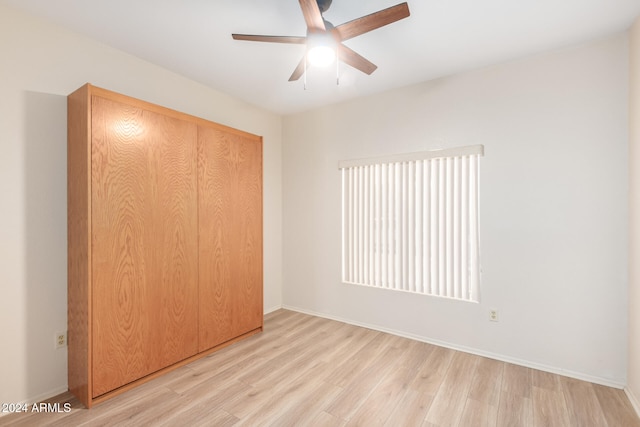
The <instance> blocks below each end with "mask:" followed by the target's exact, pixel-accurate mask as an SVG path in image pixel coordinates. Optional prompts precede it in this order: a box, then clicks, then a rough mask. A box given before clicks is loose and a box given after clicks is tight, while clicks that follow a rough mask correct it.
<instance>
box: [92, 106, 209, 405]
mask: <svg viewBox="0 0 640 427" xmlns="http://www.w3.org/2000/svg"><path fill="white" fill-rule="evenodd" d="M91 124H92V130H91V133H92V139H93V145H92V153H91V156H92V157H91V168H92V171H91V177H92V179H91V185H92V200H91V203H92V207H91V212H92V225H93V239H92V248H93V251H92V258H93V272H92V277H93V294H92V298H91V299H92V310H93V311H92V313H91V316H92V319H93V324H92V325H93V326H92V336H91V341H92V346H91V348H92V349H93V355H92V358H93V367H94V368H93V396H94V397H96V396H100V395H101V394H103V393H105V392H108V391H110V390H113V389H115V388H117V387H119V386H122V385H124V384H127V383H129V382H131V381H134V380H136V379H138V378H141V377H143V376H145V375H147V374H150V373H152V372H155V371H157V370H159V369H162V368H164V367H166V366H168V365H170V364H172V363H175V362H177V361H180V360H183V359H185V358H187V357H189V356H192V355H194V354H196V352H197V350H198V349H197V339H198V335H197V334H198V333H197V331H198V324H197V322H198V315H197V310H195V309H194V308H195V307H197V305H198V302H197V301H198V288H197V282H198V237H197V175H196V171H197V125H196V124H194V123H189V122H186V121H182V120H179V119H176V118H172V117H167V116H164V115H160V114H158V113H154V112H152V111H148V110H144V109H140V108H136V107H133V106H130V105H125V104H123V103H119V102H116V101H113V100H110V99H106V98H101V97H96V96H94V97H93V98H92V122H91Z"/></svg>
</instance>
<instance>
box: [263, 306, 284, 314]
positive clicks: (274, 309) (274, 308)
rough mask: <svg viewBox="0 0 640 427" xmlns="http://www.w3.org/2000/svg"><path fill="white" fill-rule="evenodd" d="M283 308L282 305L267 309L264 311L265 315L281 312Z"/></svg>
mask: <svg viewBox="0 0 640 427" xmlns="http://www.w3.org/2000/svg"><path fill="white" fill-rule="evenodd" d="M281 308H282V306H281V305H277V306H275V307H271V308H265V309H264V311H263V314H269V313H273V312H274V311H276V310H280V309H281Z"/></svg>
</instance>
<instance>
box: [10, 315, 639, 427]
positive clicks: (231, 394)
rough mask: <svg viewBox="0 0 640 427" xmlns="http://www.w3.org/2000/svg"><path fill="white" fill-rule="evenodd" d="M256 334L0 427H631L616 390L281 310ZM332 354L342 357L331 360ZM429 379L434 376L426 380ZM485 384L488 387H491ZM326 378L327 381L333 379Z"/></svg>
mask: <svg viewBox="0 0 640 427" xmlns="http://www.w3.org/2000/svg"><path fill="white" fill-rule="evenodd" d="M264 329H265V330H264V332H263V333H262V334H255V335H253V336H251V337H249V338H247V339H244V340H239V341H237V342H236V343H235V344H233V345H229V346H227V347H225V348H224V349H222V350H220V351H216V352H214V353H212V354H210V355H209V356H207V357H204V358H198V359H195V360H191V361H190V363H189V364H187V365H184V366H182V367H180V368H178V369H176V370H174V371H172V372H171V373H169V374H167V375H162V376H158V377H156V378H155V379H153V380H151V381H149V382H147V383H145V384H143V385H141V386H139V387H136V388H133V389H130V390H128V391H127V392H126V393H123V394H120V395H118V396H116V397H114V398H112V399H109V400H106V401H104V402H102V403H101V404H100V405H95V406H94V407H93V408H92V409H91V410H86V409H84V407H83V405H82V404H81V403H80V402H79V401H78V400H76V399H75V398H73V397H72V396H71V395H70V394H69V393H66V394H62V395H60V396H57V397H56V398H54V399H52V400H51V401H53V402H60V403H65V402H69V403H71V412H69V413H57V414H56V413H53V414H51V413H37V412H36V413H22V414H12V415H8V416H6V417H2V418H1V419H0V420H1V421H0V424H2V425H6V426H12V427H13V426H35V425H37V426H70V425H72V426H75V425H83V426H98V425H99V426H102V425H118V426H136V427H137V426H141V425H150V426H151V425H152V426H178V425H189V426H191V425H216V426H217V425H237V426H240V425H247V426H279V427H280V426H296V427H298V426H313V427H317V426H331V427H334V426H343V425H365V426H367V427H369V426H375V425H385V426H388V427H398V426H402V427H405V426H420V427H427V426H445V425H454V426H460V427H475V426H481V425H490V426H508V427H514V426H517V427H522V426H535V427H543V426H547V425H563V426H571V427H573V426H588V427H615V426H624V427H637V426H640V418H639V417H638V416H637V415H636V414H635V413H634V411H633V408H632V407H631V404H630V402H629V401H628V399H627V398H626V396H625V394H624V392H623V391H621V390H616V389H612V388H609V387H604V386H599V385H595V384H591V383H588V382H584V381H579V380H575V379H568V378H564V377H560V376H557V375H553V374H547V373H541V372H539V371H536V370H533V369H528V368H527V369H526V370H519V369H518V370H513V369H511V368H509V369H506V368H507V366H509V364H507V363H504V362H500V361H492V362H495V364H494V363H489V362H487V360H486V359H485V358H483V357H480V356H475V355H470V354H461V353H459V352H456V351H453V350H449V349H444V348H441V347H434V346H430V345H427V344H423V343H417V342H415V341H412V340H409V339H406V338H400V337H396V336H389V335H388V334H385V333H380V332H374V331H371V330H368V329H364V328H360V327H357V326H353V325H347V324H343V323H340V322H336V321H333V320H328V319H322V318H317V317H313V316H308V315H303V314H300V313H294V312H291V311H287V310H278V311H277V312H274V313H271V314H269V315H268V316H267V318H266V320H265V324H264ZM310 335H313V337H312V338H309V337H310ZM364 337H366V338H367V340H365V339H364ZM353 340H357V341H358V343H359V344H358V345H360V346H361V347H360V348H361V349H362V348H364V347H363V346H362V341H366V343H367V344H368V345H369V347H368V350H367V351H365V352H360V354H359V361H360V363H361V364H363V365H364V366H366V368H364V369H363V370H359V373H358V374H357V375H355V376H349V379H348V380H346V382H342V386H338V385H336V384H334V383H332V382H329V381H327V378H328V377H327V372H328V371H331V372H338V371H341V372H342V371H343V370H342V369H327V368H328V367H329V366H335V367H340V366H352V365H351V364H350V359H349V352H348V349H349V348H350V344H351V342H352V341H353ZM367 344H365V345H367ZM335 347H339V348H340V350H339V351H334V348H335ZM293 349H295V351H291V350H293ZM373 349H375V351H373ZM296 352H297V353H299V354H297V355H296V354H295V353H296ZM365 355H366V356H367V357H366V358H365ZM420 359H422V361H421V360H420ZM254 364H259V365H260V366H261V367H260V368H257V370H255V371H253V375H243V374H244V373H246V372H248V371H249V370H251V369H252V367H253V366H254ZM274 366H279V368H278V369H279V370H280V371H279V374H278V375H276V376H274V377H272V378H271V379H270V380H269V381H265V380H264V377H262V376H261V374H262V373H264V372H267V370H268V369H267V370H263V369H265V368H267V367H274ZM381 367H382V369H379V368H381ZM430 367H431V368H432V369H433V370H434V373H433V374H431V375H427V371H428V370H429V368H430ZM500 372H502V374H503V376H502V383H501V385H500V386H499V393H498V396H499V397H498V401H497V407H496V406H495V405H494V404H493V403H495V402H496V400H495V395H494V393H493V392H490V393H488V395H487V396H485V397H483V396H481V395H480V394H479V393H478V390H476V391H474V394H473V396H472V391H473V389H474V388H479V384H491V386H489V387H488V389H491V388H492V387H493V385H494V384H496V383H499V382H500V381H499V380H498V379H497V378H498V377H500ZM505 372H507V376H509V377H510V378H511V380H513V379H515V378H516V377H519V378H520V379H525V378H526V377H528V378H529V380H528V381H527V384H528V385H526V386H525V387H528V388H529V389H528V391H525V387H521V388H519V390H518V393H512V391H514V388H513V385H512V384H508V383H509V381H511V380H507V381H506V382H505V377H504V373H505ZM492 374H495V375H497V377H496V379H495V380H492V379H490V378H489V377H490V376H491V375H492ZM514 374H515V375H514ZM522 374H524V376H522ZM330 377H331V378H333V380H335V377H333V375H331V376H330ZM536 377H538V378H536ZM438 378H440V379H441V380H437V379H438ZM525 381H526V379H525ZM534 384H536V385H534ZM543 384H549V385H553V387H554V389H551V388H549V387H541V385H543ZM505 387H506V389H505ZM465 390H467V392H465ZM509 390H511V391H509ZM557 393H560V394H562V395H564V397H561V396H559V395H558V394H557ZM523 394H527V395H529V396H531V397H523V396H522V395H523ZM447 396H451V397H452V404H448V403H447V402H446V397H447ZM567 396H571V397H570V398H568V397H567ZM478 399H480V400H478ZM542 400H544V403H542V405H543V406H544V408H547V409H549V408H550V409H551V410H552V411H554V413H556V414H558V415H557V416H558V417H559V418H557V419H555V418H554V419H550V418H545V417H540V416H536V417H534V415H533V413H534V409H533V406H534V403H533V401H538V402H541V401H542ZM340 401H345V403H341V402H340ZM437 401H440V403H437ZM434 402H436V406H434V407H435V408H436V410H437V413H438V414H439V416H438V417H437V419H436V417H434V415H436V413H435V412H434V413H432V414H430V412H431V410H432V409H433V408H432V406H433V404H434ZM460 402H462V403H460ZM563 405H564V406H566V414H568V418H565V415H563V414H564V413H565V412H564V411H563V410H560V411H559V412H558V411H557V409H558V408H561V407H562V406H563ZM447 407H448V409H447ZM540 408H542V406H541V407H540ZM554 408H555V409H554ZM547 409H543V411H546V410H547ZM551 413H552V412H548V414H551ZM385 417H386V421H384V424H382V423H383V420H384V419H385Z"/></svg>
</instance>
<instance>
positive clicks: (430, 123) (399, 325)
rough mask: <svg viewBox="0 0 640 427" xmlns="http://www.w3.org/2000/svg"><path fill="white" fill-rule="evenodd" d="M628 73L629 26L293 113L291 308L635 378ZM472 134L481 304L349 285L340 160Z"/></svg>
mask: <svg viewBox="0 0 640 427" xmlns="http://www.w3.org/2000/svg"><path fill="white" fill-rule="evenodd" d="M628 73H629V65H628V38H627V34H626V33H625V34H619V35H616V36H612V37H609V38H607V39H604V40H600V41H595V42H591V43H587V44H583V45H580V46H575V47H572V48H566V49H561V50H558V51H554V52H550V53H546V54H542V55H538V56H535V57H530V58H526V59H522V60H519V61H513V62H509V63H504V64H499V65H495V66H491V67H487V68H484V69H479V70H475V71H470V72H466V73H462V74H459V75H455V76H450V77H446V78H442V79H439V80H435V81H430V82H425V83H422V84H417V85H414V86H411V87H406V88H401V89H396V90H393V91H390V92H387V93H383V94H379V95H375V96H371V97H367V98H364V99H359V100H355V101H351V102H347V103H343V104H340V105H334V106H330V107H326V108H320V109H317V110H314V111H310V112H306V113H301V114H297V115H293V116H290V117H286V118H285V120H284V129H283V168H284V169H283V183H284V184H283V200H284V209H283V223H284V224H286V225H285V227H284V238H283V251H284V262H283V265H284V272H283V273H284V290H283V301H284V304H285V306H286V307H292V308H297V309H301V310H304V311H307V312H311V313H320V314H322V315H324V316H328V317H333V318H337V319H344V320H347V321H349V322H352V323H357V324H363V325H368V326H370V327H375V328H378V329H382V330H388V331H393V332H396V333H400V334H403V335H406V336H411V337H415V338H418V339H423V340H426V341H430V342H435V343H439V344H443V345H447V346H451V347H454V348H459V349H463V350H468V351H472V352H476V353H480V354H485V355H489V356H491V357H496V358H500V359H503V360H510V361H514V362H516V363H521V364H525V365H529V366H533V367H539V368H542V369H547V370H551V371H554V372H559V373H564V374H566V375H571V376H575V377H579V378H583V379H588V380H592V381H596V382H599V383H603V384H610V385H615V386H617V387H623V386H624V385H625V384H626V378H627V373H626V370H627V368H626V366H627V339H628V333H627V330H628V327H627V325H628V322H627V317H628V316H627V271H628V267H627V260H628V256H627V255H628V197H627V188H628V166H627V165H628V159H627V157H628V140H629V135H628V91H629V87H628V82H629V75H628ZM474 144H483V145H484V147H485V156H484V157H483V158H482V160H481V162H480V163H481V166H480V241H481V243H480V245H481V251H480V252H481V264H482V270H483V273H482V285H481V296H480V303H479V304H473V303H467V302H458V301H453V300H448V299H441V298H435V297H428V296H418V295H414V294H409V293H398V292H393V291H388V290H383V289H376V288H368V287H363V286H357V285H348V284H343V283H341V281H340V275H341V265H340V258H341V256H340V251H341V218H340V215H341V207H340V202H341V181H340V179H341V178H340V172H339V170H338V162H339V161H340V160H346V159H359V158H368V157H377V156H383V155H387V154H394V153H410V152H415V151H422V150H429V149H435V148H447V147H456V146H466V145H474ZM490 309H497V310H498V313H499V322H497V323H496V322H490V321H489V310H490Z"/></svg>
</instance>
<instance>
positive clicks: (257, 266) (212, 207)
mask: <svg viewBox="0 0 640 427" xmlns="http://www.w3.org/2000/svg"><path fill="white" fill-rule="evenodd" d="M198 209H199V213H198V221H199V230H200V236H199V239H200V240H199V247H200V260H199V282H200V285H199V286H200V299H199V302H200V305H199V318H200V323H199V350H200V351H204V350H206V349H209V348H211V347H214V346H216V345H218V344H221V343H223V342H225V341H228V340H230V339H232V338H235V337H237V336H239V335H241V334H244V333H246V332H249V331H252V330H254V329H257V328H260V327H262V141H261V139H260V138H251V137H247V136H245V135H241V134H236V133H232V132H228V131H224V130H220V129H216V128H209V127H204V126H200V127H199V128H198Z"/></svg>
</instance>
